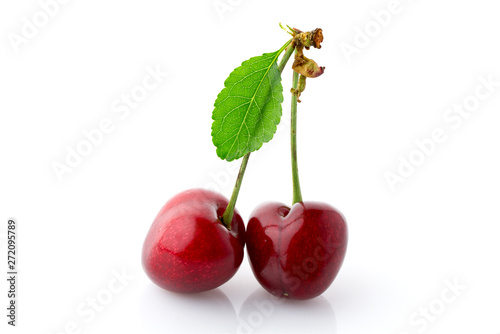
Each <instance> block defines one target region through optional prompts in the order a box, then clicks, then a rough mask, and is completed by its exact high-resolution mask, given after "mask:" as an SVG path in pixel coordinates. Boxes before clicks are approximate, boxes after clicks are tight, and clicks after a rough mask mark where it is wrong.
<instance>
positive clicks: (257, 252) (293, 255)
mask: <svg viewBox="0 0 500 334" xmlns="http://www.w3.org/2000/svg"><path fill="white" fill-rule="evenodd" d="M246 236H247V252H248V256H249V259H250V265H251V267H252V271H253V273H254V275H255V277H256V278H257V280H258V281H259V283H260V284H261V285H262V287H264V289H266V290H267V291H269V292H270V293H272V294H273V295H275V296H278V297H288V298H290V299H310V298H314V297H317V296H319V295H320V294H322V293H323V292H324V291H325V290H326V289H327V288H328V287H329V286H330V285H331V284H332V282H333V280H334V279H335V277H336V276H337V273H338V272H339V270H340V267H341V266H342V262H343V260H344V256H345V253H346V248H347V225H346V223H345V220H344V217H343V216H342V214H340V213H339V212H338V211H337V210H335V209H334V208H333V207H332V206H330V205H328V204H325V203H319V202H298V203H296V204H294V205H293V206H292V208H291V209H290V208H289V207H287V206H286V205H284V204H282V203H265V204H262V205H260V206H259V207H257V208H256V209H255V210H254V211H253V212H252V214H251V216H250V220H249V222H248V227H247V233H246Z"/></svg>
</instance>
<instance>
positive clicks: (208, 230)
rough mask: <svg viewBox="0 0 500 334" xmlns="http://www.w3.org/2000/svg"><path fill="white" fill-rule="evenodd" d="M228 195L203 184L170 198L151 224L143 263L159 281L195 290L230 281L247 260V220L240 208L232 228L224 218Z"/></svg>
mask: <svg viewBox="0 0 500 334" xmlns="http://www.w3.org/2000/svg"><path fill="white" fill-rule="evenodd" d="M227 204H228V201H227V199H226V198H225V197H224V196H222V195H219V194H217V193H215V192H212V191H208V190H204V189H192V190H187V191H184V192H182V193H180V194H178V195H177V196H175V197H173V198H172V199H170V200H169V201H168V202H167V203H166V204H165V205H164V206H163V208H162V209H161V210H160V212H159V213H158V215H157V216H156V218H155V220H154V222H153V224H152V225H151V227H150V229H149V232H148V235H147V236H146V240H145V241H144V246H143V249H142V266H143V268H144V271H145V272H146V274H147V275H148V276H149V278H150V279H151V280H152V281H153V282H154V283H155V284H157V285H158V286H160V287H162V288H164V289H166V290H169V291H173V292H181V293H194V292H201V291H206V290H211V289H214V288H216V287H218V286H220V285H222V284H224V283H225V282H227V281H228V280H229V279H230V278H231V277H232V276H233V275H234V274H235V273H236V271H237V270H238V268H239V266H240V264H241V262H242V261H243V254H244V251H243V248H244V246H245V225H244V224H243V220H242V219H241V216H240V215H239V213H238V212H237V211H236V210H235V212H234V216H233V220H232V222H231V230H228V229H227V228H226V227H225V226H224V225H223V224H222V223H221V221H220V220H219V217H222V214H223V213H224V210H225V209H226V206H227Z"/></svg>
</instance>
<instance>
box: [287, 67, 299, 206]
mask: <svg viewBox="0 0 500 334" xmlns="http://www.w3.org/2000/svg"><path fill="white" fill-rule="evenodd" d="M298 83H299V74H298V73H297V72H295V71H293V81H292V90H296V89H297V86H298ZM291 118H292V120H291V125H290V144H291V145H290V146H291V153H292V180H293V204H295V203H298V202H302V192H301V190H300V181H299V167H298V163H297V94H296V93H295V92H292V117H291Z"/></svg>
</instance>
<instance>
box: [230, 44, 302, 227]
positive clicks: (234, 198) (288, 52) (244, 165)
mask: <svg viewBox="0 0 500 334" xmlns="http://www.w3.org/2000/svg"><path fill="white" fill-rule="evenodd" d="M290 43H291V40H290V41H288V42H287V44H285V45H287V49H286V51H285V54H284V55H283V58H281V61H280V63H279V65H278V70H279V72H280V74H281V73H282V72H283V69H284V68H285V65H286V63H287V62H288V60H289V59H290V56H291V55H292V53H293V51H294V49H295V48H293V47H291V46H290ZM248 158H250V153H248V154H247V155H245V156H244V157H243V160H242V162H241V166H240V171H239V172H238V177H237V178H236V183H235V184H234V189H233V193H232V194H231V199H230V200H229V203H228V204H227V208H226V210H225V211H224V214H223V215H222V217H221V220H222V223H223V224H224V226H226V227H227V229H228V230H230V229H231V222H232V221H233V216H234V208H235V206H236V201H237V200H238V194H239V193H240V188H241V183H242V182H243V176H244V175H245V170H246V168H247V164H248Z"/></svg>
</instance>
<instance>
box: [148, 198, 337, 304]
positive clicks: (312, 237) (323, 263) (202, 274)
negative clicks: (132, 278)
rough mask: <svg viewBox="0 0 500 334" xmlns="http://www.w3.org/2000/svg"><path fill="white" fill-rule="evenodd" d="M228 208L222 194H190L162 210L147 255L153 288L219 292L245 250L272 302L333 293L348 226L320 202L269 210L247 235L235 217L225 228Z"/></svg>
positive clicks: (254, 217) (262, 209)
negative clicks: (276, 299)
mask: <svg viewBox="0 0 500 334" xmlns="http://www.w3.org/2000/svg"><path fill="white" fill-rule="evenodd" d="M227 205H228V201H227V199H226V198H225V197H224V196H222V195H220V194H218V193H215V192H212V191H208V190H203V189H193V190H187V191H185V192H182V193H180V194H178V195H177V196H175V197H174V198H172V199H171V200H169V201H168V202H167V203H166V204H165V205H164V206H163V208H162V209H161V211H160V212H159V213H158V216H157V217H156V219H155V220H154V222H153V225H152V226H151V228H150V230H149V233H148V235H147V238H146V241H145V243H144V248H143V257H142V262H143V267H144V269H145V271H146V273H147V274H148V276H149V277H150V279H151V280H152V281H153V282H154V283H156V284H157V285H159V286H160V287H162V288H164V289H166V290H169V291H174V292H184V293H193V292H201V291H206V290H210V289H214V288H216V287H218V286H220V285H222V284H224V283H225V282H227V281H228V280H229V279H230V278H231V277H233V275H234V274H235V273H236V271H237V270H238V268H239V266H240V264H241V262H242V260H243V254H244V246H245V243H246V245H247V252H248V256H249V259H250V264H251V267H252V270H253V273H254V274H255V277H256V278H257V280H258V281H259V283H260V284H261V285H262V287H264V288H265V289H266V290H267V291H269V292H270V293H272V294H273V295H275V296H280V297H287V298H292V299H310V298H314V297H316V296H319V295H320V294H322V293H323V292H324V291H325V290H326V289H327V288H328V287H329V286H330V284H331V283H332V282H333V280H334V279H335V276H336V275H337V273H338V271H339V269H340V267H341V265H342V261H343V259H344V255H345V251H346V246H347V226H346V223H345V220H344V218H343V216H342V215H341V214H340V213H339V212H338V211H337V210H335V209H334V208H333V207H331V206H330V205H328V204H325V203H318V202H299V203H296V204H294V205H293V206H292V207H291V208H290V207H287V206H286V205H284V204H281V203H265V204H263V205H260V206H259V207H257V208H256V209H255V210H254V211H253V213H252V214H251V217H250V220H249V222H248V227H247V230H246V231H245V225H244V223H243V219H242V218H241V216H240V215H239V213H238V212H237V211H235V212H234V215H233V218H232V221H231V226H230V229H228V228H226V227H225V226H224V225H223V224H222V222H221V217H222V214H223V213H224V211H225V210H226V207H227Z"/></svg>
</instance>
